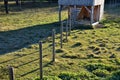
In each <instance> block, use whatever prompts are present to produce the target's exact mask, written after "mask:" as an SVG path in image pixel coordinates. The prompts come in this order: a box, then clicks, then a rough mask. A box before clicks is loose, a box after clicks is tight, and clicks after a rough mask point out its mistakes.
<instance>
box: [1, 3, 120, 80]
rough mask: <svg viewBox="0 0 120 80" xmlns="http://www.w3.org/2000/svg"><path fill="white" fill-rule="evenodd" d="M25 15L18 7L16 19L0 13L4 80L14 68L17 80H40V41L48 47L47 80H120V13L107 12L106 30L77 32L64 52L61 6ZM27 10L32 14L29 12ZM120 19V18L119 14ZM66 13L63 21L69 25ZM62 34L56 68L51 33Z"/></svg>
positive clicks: (45, 57)
mask: <svg viewBox="0 0 120 80" xmlns="http://www.w3.org/2000/svg"><path fill="white" fill-rule="evenodd" d="M46 5H47V4H45V5H44V7H43V6H39V4H37V6H36V5H35V7H33V8H29V7H30V6H29V5H23V8H22V10H21V11H19V12H18V11H14V10H12V9H14V8H15V9H17V8H16V7H14V6H12V7H13V8H11V11H10V14H8V15H6V14H4V13H3V12H0V80H9V79H8V77H9V76H8V66H9V65H10V66H13V67H14V72H15V79H16V80H35V79H36V80H39V79H38V77H39V45H38V42H39V40H42V41H43V72H44V79H45V80H117V79H118V80H119V79H120V59H119V57H120V54H119V53H120V16H119V15H118V14H119V12H120V10H119V8H120V7H118V8H115V9H114V13H113V12H111V11H110V9H107V10H105V18H104V19H103V20H102V21H101V24H103V25H104V26H105V27H104V28H97V29H91V28H85V27H83V26H79V27H76V28H74V29H73V30H72V32H71V35H70V36H69V37H68V42H64V43H63V49H60V43H59V41H60V34H59V30H60V27H59V24H58V7H57V5H56V4H51V5H48V6H46ZM24 6H25V7H26V8H24ZM116 13H117V14H116ZM66 14H67V13H66V11H63V14H62V15H63V19H66V17H67V15H66ZM53 28H54V29H56V62H55V63H51V58H52V55H51V54H52V46H51V44H52V43H51V31H52V29H53Z"/></svg>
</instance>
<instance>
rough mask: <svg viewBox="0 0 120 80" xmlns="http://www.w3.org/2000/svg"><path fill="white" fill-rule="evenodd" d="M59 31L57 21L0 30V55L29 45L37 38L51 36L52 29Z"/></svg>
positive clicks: (36, 40)
mask: <svg viewBox="0 0 120 80" xmlns="http://www.w3.org/2000/svg"><path fill="white" fill-rule="evenodd" d="M53 28H54V29H56V32H59V29H58V28H59V26H58V23H57V22H55V23H50V24H44V25H35V26H30V27H27V28H23V29H18V30H12V31H5V32H4V31H1V32H0V55H1V54H5V53H9V52H13V51H16V50H19V49H21V48H24V47H29V46H30V45H31V44H36V43H38V42H39V40H41V39H43V38H47V37H48V36H51V31H52V29H53Z"/></svg>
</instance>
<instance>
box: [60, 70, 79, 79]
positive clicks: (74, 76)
mask: <svg viewBox="0 0 120 80" xmlns="http://www.w3.org/2000/svg"><path fill="white" fill-rule="evenodd" d="M58 77H59V78H61V79H62V80H80V79H79V78H77V74H75V73H69V72H64V73H60V74H59V76H58Z"/></svg>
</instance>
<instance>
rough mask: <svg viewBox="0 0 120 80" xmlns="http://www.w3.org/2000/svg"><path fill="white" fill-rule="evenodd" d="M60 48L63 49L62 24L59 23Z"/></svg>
mask: <svg viewBox="0 0 120 80" xmlns="http://www.w3.org/2000/svg"><path fill="white" fill-rule="evenodd" d="M60 47H61V48H63V23H61V36H60Z"/></svg>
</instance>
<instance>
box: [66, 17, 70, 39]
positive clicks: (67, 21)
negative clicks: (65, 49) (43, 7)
mask: <svg viewBox="0 0 120 80" xmlns="http://www.w3.org/2000/svg"><path fill="white" fill-rule="evenodd" d="M68 20H69V19H68ZM68 20H67V24H66V41H68Z"/></svg>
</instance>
